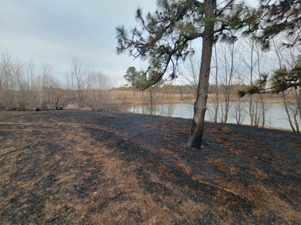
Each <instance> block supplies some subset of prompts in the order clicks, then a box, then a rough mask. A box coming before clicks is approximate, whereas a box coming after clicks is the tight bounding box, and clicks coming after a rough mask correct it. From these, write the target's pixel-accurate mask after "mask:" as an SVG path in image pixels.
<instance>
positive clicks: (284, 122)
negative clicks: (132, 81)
mask: <svg viewBox="0 0 301 225" xmlns="http://www.w3.org/2000/svg"><path fill="white" fill-rule="evenodd" d="M235 104H236V102H232V103H231V106H230V110H229V115H228V120H227V123H235V124H236V119H235V112H236V111H237V110H236V107H235ZM245 104H247V103H245ZM221 109H222V108H220V110H219V111H221ZM128 111H129V112H134V113H141V114H150V110H149V107H148V106H135V107H131V108H129V109H128ZM153 115H161V116H171V117H181V118H192V117H193V105H192V104H173V105H168V104H162V105H156V106H155V110H154V113H153ZM213 117H214V103H208V104H207V111H206V116H205V120H206V121H213ZM242 117H243V120H242V124H250V116H249V114H248V108H247V107H245V108H244V110H242ZM218 118H219V119H218V121H221V113H220V115H219V116H218ZM265 121H266V122H265V126H269V127H275V128H287V129H291V127H290V125H289V122H288V119H287V115H286V112H285V109H284V107H283V104H278V103H269V104H268V110H267V112H266V119H265ZM260 125H261V123H260Z"/></svg>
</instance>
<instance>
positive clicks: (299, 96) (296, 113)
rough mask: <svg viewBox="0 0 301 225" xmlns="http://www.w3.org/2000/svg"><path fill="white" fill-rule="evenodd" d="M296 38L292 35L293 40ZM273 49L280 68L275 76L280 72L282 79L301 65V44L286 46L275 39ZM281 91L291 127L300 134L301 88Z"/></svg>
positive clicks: (279, 77) (279, 76) (279, 75)
mask: <svg viewBox="0 0 301 225" xmlns="http://www.w3.org/2000/svg"><path fill="white" fill-rule="evenodd" d="M294 38H295V37H291V39H292V40H291V41H293V40H294ZM273 49H274V51H275V53H276V56H277V59H278V66H279V68H280V69H279V70H277V71H275V74H274V78H275V75H277V74H278V79H281V77H282V76H286V73H287V69H289V70H292V69H293V68H295V67H296V66H300V65H301V44H299V45H295V46H292V47H291V48H286V47H284V46H283V45H282V44H281V43H279V42H277V41H276V40H273ZM276 79H277V78H276ZM280 93H281V96H282V100H283V106H284V109H285V112H286V114H287V119H288V122H289V124H290V127H291V128H292V130H293V132H294V133H297V134H299V133H300V129H299V126H300V124H301V88H300V87H298V88H289V89H287V90H281V91H280Z"/></svg>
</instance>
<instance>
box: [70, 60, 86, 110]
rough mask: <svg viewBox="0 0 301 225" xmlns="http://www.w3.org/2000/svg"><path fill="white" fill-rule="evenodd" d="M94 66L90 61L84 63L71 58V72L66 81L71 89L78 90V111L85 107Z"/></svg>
mask: <svg viewBox="0 0 301 225" xmlns="http://www.w3.org/2000/svg"><path fill="white" fill-rule="evenodd" d="M91 72H92V66H91V64H90V62H89V61H87V62H86V63H83V61H82V60H80V59H79V58H78V57H72V58H71V68H70V72H69V73H67V74H66V76H65V79H66V81H67V83H68V87H69V88H70V89H73V90H76V94H77V101H78V105H77V107H78V109H81V108H82V107H83V106H84V101H85V97H86V92H87V82H88V77H89V75H90V73H91Z"/></svg>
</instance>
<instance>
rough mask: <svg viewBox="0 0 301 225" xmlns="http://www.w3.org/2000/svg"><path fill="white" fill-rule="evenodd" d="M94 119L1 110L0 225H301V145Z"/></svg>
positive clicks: (172, 123) (286, 135)
mask: <svg viewBox="0 0 301 225" xmlns="http://www.w3.org/2000/svg"><path fill="white" fill-rule="evenodd" d="M190 122H191V121H190V120H187V119H180V118H169V117H160V116H146V115H137V114H126V113H103V112H92V111H72V110H64V111H49V112H0V146H1V147H0V223H1V224H301V222H300V221H301V159H300V155H301V138H300V136H299V137H298V136H295V135H294V134H293V133H291V132H288V131H279V130H269V129H261V128H254V127H249V126H239V125H229V124H225V125H223V124H212V123H207V124H206V133H205V136H204V143H203V146H202V149H201V150H192V151H189V150H188V149H187V147H186V142H187V140H188V135H189V128H190Z"/></svg>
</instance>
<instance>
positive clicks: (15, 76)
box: [0, 53, 113, 111]
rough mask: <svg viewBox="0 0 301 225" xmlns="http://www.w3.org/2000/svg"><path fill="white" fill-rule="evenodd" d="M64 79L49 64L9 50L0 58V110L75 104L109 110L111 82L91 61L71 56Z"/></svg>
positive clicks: (44, 108)
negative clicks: (26, 57)
mask: <svg viewBox="0 0 301 225" xmlns="http://www.w3.org/2000/svg"><path fill="white" fill-rule="evenodd" d="M63 80H64V81H61V80H59V79H58V77H57V76H55V75H54V67H53V66H51V65H49V64H45V63H44V64H42V65H40V66H36V65H35V64H34V62H33V61H30V62H22V61H21V60H20V59H17V58H13V57H12V56H11V55H10V54H9V53H2V55H1V57H0V109H5V110H31V109H33V108H39V109H40V110H48V109H55V108H56V107H59V108H60V107H61V108H62V107H65V106H67V105H68V104H73V105H76V107H77V108H78V109H81V108H83V107H89V108H91V109H93V110H102V111H108V110H109V109H110V108H112V107H113V106H112V105H111V103H110V89H111V81H110V79H109V78H108V77H107V76H106V75H104V74H103V73H102V72H99V71H95V70H94V69H93V66H92V64H91V63H90V62H89V61H87V62H84V61H83V60H80V59H79V58H78V57H73V58H71V66H70V70H69V71H68V72H66V74H65V76H64V78H63Z"/></svg>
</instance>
